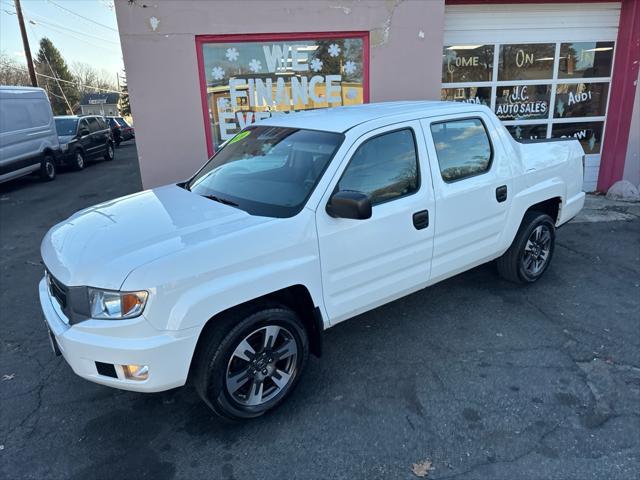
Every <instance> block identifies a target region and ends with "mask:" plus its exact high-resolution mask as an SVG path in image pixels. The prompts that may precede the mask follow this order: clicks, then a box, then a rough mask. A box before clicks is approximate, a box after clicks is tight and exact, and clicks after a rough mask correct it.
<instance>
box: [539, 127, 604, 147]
mask: <svg viewBox="0 0 640 480" xmlns="http://www.w3.org/2000/svg"><path fill="white" fill-rule="evenodd" d="M603 125H604V122H579V123H556V124H554V125H553V128H552V130H551V136H552V137H553V138H575V139H577V140H579V141H580V144H581V145H582V148H583V149H584V153H586V154H593V153H599V152H600V144H601V141H602V127H603Z"/></svg>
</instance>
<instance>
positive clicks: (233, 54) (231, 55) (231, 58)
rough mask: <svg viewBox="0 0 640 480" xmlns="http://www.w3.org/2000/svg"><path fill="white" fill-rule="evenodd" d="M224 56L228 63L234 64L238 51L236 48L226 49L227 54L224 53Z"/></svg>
mask: <svg viewBox="0 0 640 480" xmlns="http://www.w3.org/2000/svg"><path fill="white" fill-rule="evenodd" d="M224 55H225V57H227V60H229V61H230V62H235V61H236V60H238V56H239V55H240V54H239V53H238V50H237V49H236V48H233V47H231V48H227V53H225V54H224Z"/></svg>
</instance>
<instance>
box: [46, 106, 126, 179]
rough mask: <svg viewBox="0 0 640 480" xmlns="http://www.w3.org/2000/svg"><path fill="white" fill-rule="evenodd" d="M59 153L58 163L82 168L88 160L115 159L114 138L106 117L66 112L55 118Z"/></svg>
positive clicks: (78, 168) (77, 168)
mask: <svg viewBox="0 0 640 480" xmlns="http://www.w3.org/2000/svg"><path fill="white" fill-rule="evenodd" d="M55 121H56V130H57V131H58V140H59V141H60V154H59V155H58V163H60V164H63V165H70V166H71V167H73V168H74V169H76V170H82V169H83V168H84V167H85V164H86V162H87V161H88V160H95V159H98V158H104V159H105V160H113V158H114V155H115V154H114V149H113V137H112V136H111V129H110V128H109V125H108V124H107V121H106V120H105V119H104V117H101V116H98V115H83V116H77V115H66V116H60V117H55Z"/></svg>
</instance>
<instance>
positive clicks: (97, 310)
mask: <svg viewBox="0 0 640 480" xmlns="http://www.w3.org/2000/svg"><path fill="white" fill-rule="evenodd" d="M148 297H149V294H148V293H147V292H145V291H144V290H143V291H141V292H115V291H113V290H97V289H94V288H90V289H89V305H90V308H91V318H101V319H105V320H121V319H125V318H134V317H137V316H138V315H140V314H141V313H142V311H143V310H144V306H145V304H146V303H147V298H148Z"/></svg>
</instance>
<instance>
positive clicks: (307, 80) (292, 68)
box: [202, 37, 365, 146]
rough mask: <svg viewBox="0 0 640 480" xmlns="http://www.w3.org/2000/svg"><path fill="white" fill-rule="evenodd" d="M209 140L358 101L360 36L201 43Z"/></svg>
mask: <svg viewBox="0 0 640 480" xmlns="http://www.w3.org/2000/svg"><path fill="white" fill-rule="evenodd" d="M202 57H203V63H204V76H205V80H206V88H207V106H208V107H209V117H210V119H211V129H212V134H213V135H212V136H213V139H214V144H215V145H216V146H219V145H220V144H221V143H222V142H223V141H225V140H228V139H230V138H232V137H233V136H234V135H235V134H236V133H237V132H238V131H240V130H241V129H242V128H244V127H245V126H246V125H250V124H252V123H254V122H255V121H257V120H260V119H262V118H266V117H269V116H271V115H272V114H276V113H287V112H291V111H296V110H306V109H313V108H322V107H329V106H339V105H353V104H360V103H363V101H364V88H363V84H364V68H365V65H364V40H363V38H338V37H337V38H329V39H322V40H288V41H273V42H238V43H206V44H203V45H202Z"/></svg>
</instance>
